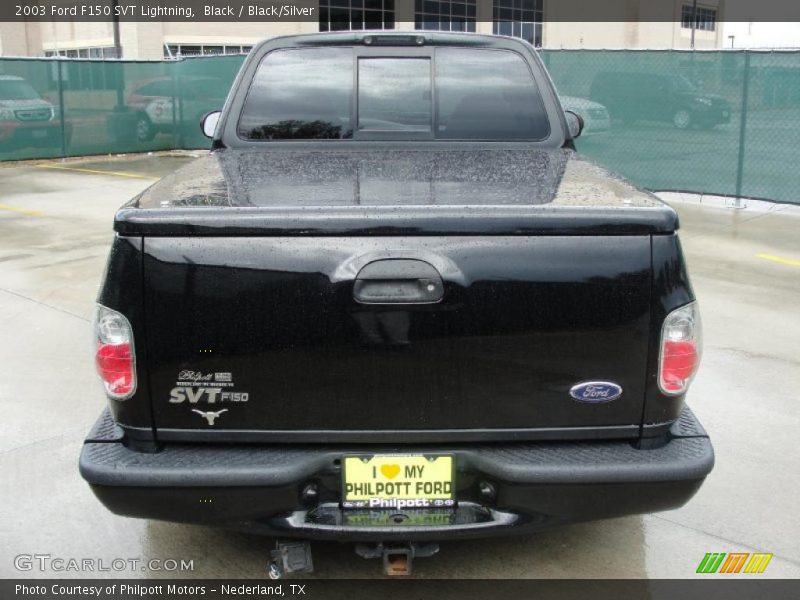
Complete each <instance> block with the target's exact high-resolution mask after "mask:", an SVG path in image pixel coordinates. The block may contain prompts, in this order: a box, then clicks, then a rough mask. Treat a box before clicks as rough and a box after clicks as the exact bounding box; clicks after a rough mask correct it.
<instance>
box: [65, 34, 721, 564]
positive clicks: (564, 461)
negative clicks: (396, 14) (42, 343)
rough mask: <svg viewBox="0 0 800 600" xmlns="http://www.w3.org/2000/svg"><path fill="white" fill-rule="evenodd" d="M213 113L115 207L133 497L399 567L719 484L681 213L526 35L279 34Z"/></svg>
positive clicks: (105, 330) (107, 302) (112, 422)
mask: <svg viewBox="0 0 800 600" xmlns="http://www.w3.org/2000/svg"><path fill="white" fill-rule="evenodd" d="M203 125H204V127H205V128H206V129H207V130H208V132H209V133H211V131H212V130H213V136H212V137H213V142H212V145H213V150H212V152H211V153H210V154H208V155H207V156H205V157H203V158H200V159H198V160H196V161H194V162H192V163H190V164H189V165H187V166H185V167H184V168H182V169H180V170H178V171H176V172H175V173H173V174H171V175H169V176H167V177H165V178H164V179H162V180H161V181H159V182H158V183H156V184H155V185H153V186H152V187H151V188H149V189H148V190H146V191H145V192H144V193H142V194H141V195H140V196H138V197H136V198H134V199H133V200H132V201H130V202H129V203H128V204H126V205H125V206H123V207H122V208H121V209H120V210H119V212H118V213H117V215H116V220H115V223H114V229H115V231H116V237H115V239H114V242H113V246H112V249H111V255H110V258H109V261H108V267H107V271H106V273H105V278H104V282H103V284H102V287H101V291H100V294H99V298H98V309H97V318H96V322H95V338H96V362H97V368H98V372H99V374H100V377H101V379H102V382H103V384H104V386H105V392H106V394H107V396H108V398H109V400H108V403H109V409H108V410H106V412H105V413H104V414H103V415H102V416H101V418H100V420H99V421H98V423H97V424H96V425H95V427H94V428H93V429H92V431H91V432H90V434H89V436H88V439H87V440H86V443H85V445H84V447H83V451H82V454H81V459H80V470H81V473H82V475H83V477H84V478H85V479H86V480H87V481H88V482H89V484H90V485H91V487H92V489H93V491H94V493H95V494H96V495H97V497H98V498H99V499H100V500H101V501H102V502H103V503H104V504H105V505H106V506H107V507H108V508H109V509H111V510H112V511H114V512H115V513H118V514H121V515H127V516H134V517H143V518H150V519H167V520H171V521H180V522H187V523H202V524H208V525H219V526H225V527H231V528H237V529H242V530H247V531H253V532H262V533H264V534H268V535H271V536H275V537H279V538H298V539H301V540H308V539H317V538H320V539H334V540H342V541H358V542H362V545H361V546H360V548H361V553H362V554H363V555H371V556H374V555H376V554H375V553H376V552H377V553H378V554H379V553H380V552H381V551H382V552H383V554H384V558H385V559H386V555H387V553H388V554H390V555H391V556H389V558H390V559H392V557H393V556H394V557H395V558H396V556H395V555H403V553H404V552H405V556H406V557H410V556H413V555H415V553H416V555H421V554H424V552H425V551H426V550H425V549H426V548H427V549H428V550H429V549H430V546H425V545H424V544H421V543H422V542H428V543H435V542H436V541H438V540H441V539H447V538H460V537H481V536H494V535H500V534H508V533H528V532H535V531H537V530H541V529H544V528H548V527H552V526H556V525H561V524H564V523H569V522H575V521H583V520H590V519H598V518H606V517H614V516H619V515H627V514H635V513H642V512H652V511H659V510H666V509H671V508H675V507H678V506H681V505H682V504H684V503H685V502H687V501H688V500H689V499H690V498H691V497H692V496H693V495H694V493H695V492H696V491H697V489H698V488H699V487H700V485H701V483H702V482H703V480H704V478H705V477H706V475H707V474H708V473H709V472H710V470H711V468H712V466H713V460H714V457H713V451H712V448H711V444H710V442H709V439H708V437H707V435H706V433H705V431H704V430H703V428H702V427H701V426H700V424H699V423H698V422H697V420H696V419H695V417H694V416H693V414H692V413H691V412H690V410H689V409H688V408H687V407H686V406H685V404H684V397H685V394H686V391H687V387H688V385H689V383H690V381H691V379H692V377H693V375H694V373H695V371H696V368H697V365H698V362H699V358H700V321H699V315H698V312H697V307H696V304H695V298H694V295H693V292H692V288H691V285H690V283H689V279H688V277H687V273H686V269H685V265H684V260H683V256H682V253H681V248H680V244H679V242H678V237H677V235H676V229H677V227H678V220H677V217H676V214H675V212H674V211H673V210H672V209H671V208H669V207H668V206H666V205H664V204H663V203H662V202H660V201H659V200H658V199H657V198H656V197H654V196H653V195H651V194H649V193H647V192H644V191H641V190H639V189H636V188H635V187H634V186H632V185H631V184H630V183H628V182H626V181H625V180H623V179H622V178H620V177H617V176H615V175H612V174H610V173H608V172H607V171H606V170H604V169H603V168H601V167H599V166H597V165H595V164H593V163H591V162H589V161H586V160H584V159H582V158H581V157H580V156H578V155H577V154H576V153H575V149H574V142H573V138H575V137H577V135H578V134H579V133H580V119H579V118H577V117H576V115H573V114H566V113H565V112H564V111H563V110H562V108H561V106H560V104H559V101H558V97H557V95H556V91H555V89H554V87H553V84H552V83H551V81H550V79H549V77H548V75H547V72H546V71H545V69H544V67H543V65H542V63H541V61H540V60H539V58H538V57H537V55H536V53H535V51H534V50H533V48H531V47H530V46H529V45H527V44H526V43H524V42H521V41H518V40H513V39H509V38H501V37H491V36H478V35H468V34H443V33H424V34H418V33H414V34H399V33H379V32H360V33H338V34H324V35H308V36H296V37H288V38H278V39H273V40H271V41H267V42H264V43H262V44H261V45H259V46H257V47H256V48H254V50H253V51H252V52H251V53H250V55H249V57H248V58H247V59H246V61H245V63H244V65H243V66H242V69H241V71H240V73H239V75H238V78H237V80H236V81H235V83H234V86H233V88H232V90H231V92H230V94H229V96H228V99H227V101H226V104H225V107H224V109H223V110H222V111H221V112H220V113H214V114H210V115H208V116H207V117H206V118H205V121H204V124H203ZM369 544H375V546H374V547H373V549H372V550H368V549H367V550H365V548H367V546H368V545H369ZM376 548H377V550H376ZM283 549H284V550H285V549H286V547H285V546H284V547H283ZM381 549H382V550H381ZM392 549H394V550H392ZM404 549H405V550H404ZM406 551H407V552H406ZM371 552H372V553H371ZM393 552H394V555H392V553H393ZM389 562H390V563H391V562H392V561H391V560H389ZM300 563H301V567H302V564H304V563H302V561H300ZM299 568H300V567H298V569H299ZM295 570H297V569H295Z"/></svg>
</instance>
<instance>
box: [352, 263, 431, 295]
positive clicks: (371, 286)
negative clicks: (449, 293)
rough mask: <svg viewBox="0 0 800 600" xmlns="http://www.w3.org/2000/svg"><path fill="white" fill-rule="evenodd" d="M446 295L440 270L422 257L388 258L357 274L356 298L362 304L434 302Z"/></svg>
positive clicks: (354, 292)
mask: <svg viewBox="0 0 800 600" xmlns="http://www.w3.org/2000/svg"><path fill="white" fill-rule="evenodd" d="M442 296H444V284H443V283H442V276H441V275H439V271H437V270H436V268H435V267H434V266H433V265H431V264H430V263H426V262H425V261H422V260H415V259H409V258H387V259H384V260H376V261H374V262H371V263H369V264H368V265H366V266H365V267H364V268H363V269H361V271H359V273H358V275H357V276H356V280H355V283H354V285H353V298H355V300H356V302H360V303H361V304H431V303H434V302H439V300H441V299H442Z"/></svg>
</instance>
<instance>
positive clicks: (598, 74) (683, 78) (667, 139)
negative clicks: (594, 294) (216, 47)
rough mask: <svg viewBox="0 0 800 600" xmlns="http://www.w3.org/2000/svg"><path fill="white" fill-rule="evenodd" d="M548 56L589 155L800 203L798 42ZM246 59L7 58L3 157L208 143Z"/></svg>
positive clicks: (672, 183) (658, 183)
mask: <svg viewBox="0 0 800 600" xmlns="http://www.w3.org/2000/svg"><path fill="white" fill-rule="evenodd" d="M541 55H542V58H543V60H544V62H545V63H546V64H547V67H548V69H549V70H550V73H551V75H552V77H553V80H554V81H555V84H556V86H557V88H558V91H559V93H560V95H561V97H562V102H563V104H564V107H565V108H567V109H570V110H573V111H575V112H577V113H579V114H581V115H582V116H583V117H584V120H585V122H586V129H585V132H584V135H583V136H582V137H581V138H580V139H579V140H578V142H577V144H578V149H579V151H581V152H582V153H584V154H586V155H588V156H589V157H591V158H593V159H595V160H597V161H598V162H600V163H602V164H605V165H607V166H608V167H610V168H611V169H613V170H615V171H618V172H620V173H622V174H623V175H625V176H627V177H628V178H630V179H631V180H633V181H634V182H636V183H637V184H639V185H641V186H644V187H646V188H649V189H652V190H680V191H689V192H704V193H711V194H722V195H734V196H745V197H753V198H766V199H771V200H778V201H784V202H795V203H800V168H798V166H799V165H800V51H785V52H777V51H776V52H747V51H711V52H708V51H700V52H683V51H649V50H648V51H638V50H620V51H608V50H544V51H542V52H541ZM242 60H243V57H242V56H219V57H202V58H191V59H185V60H180V61H168V62H127V61H91V60H64V59H51V60H31V59H0V160H20V159H29V158H51V157H61V156H81V155H90V154H108V153H113V154H118V153H128V152H147V151H152V150H168V149H177V148H186V149H191V148H205V147H207V146H208V140H206V139H205V138H204V137H203V136H202V135H201V134H200V130H199V125H198V122H199V119H200V117H201V116H202V115H203V114H205V113H206V112H207V111H209V110H213V109H216V108H219V107H221V106H222V103H223V101H224V99H225V96H226V94H227V92H228V89H229V88H230V85H231V83H232V82H233V79H234V77H235V76H236V72H237V71H238V69H239V67H240V65H241V63H242Z"/></svg>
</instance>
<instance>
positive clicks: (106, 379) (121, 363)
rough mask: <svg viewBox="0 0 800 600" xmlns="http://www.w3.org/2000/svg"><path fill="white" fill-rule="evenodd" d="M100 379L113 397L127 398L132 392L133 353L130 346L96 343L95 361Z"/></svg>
mask: <svg viewBox="0 0 800 600" xmlns="http://www.w3.org/2000/svg"><path fill="white" fill-rule="evenodd" d="M95 362H96V364H97V372H98V373H99V374H100V379H102V380H103V383H105V384H106V390H107V391H108V392H109V393H110V394H111V395H113V396H128V395H130V393H131V392H133V377H134V375H133V352H131V345H130V344H103V343H102V342H98V343H97V356H96V360H95Z"/></svg>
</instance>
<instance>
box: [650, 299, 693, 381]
mask: <svg viewBox="0 0 800 600" xmlns="http://www.w3.org/2000/svg"><path fill="white" fill-rule="evenodd" d="M700 350H701V329H700V313H699V312H698V310H697V304H696V303H694V302H692V303H691V304H687V305H686V306H683V307H681V308H679V309H677V310H674V311H672V312H671V313H669V314H668V315H667V318H666V319H664V326H663V327H662V329H661V353H660V357H659V369H658V387H659V388H661V391H662V392H664V393H665V394H669V395H672V396H674V395H677V394H682V393H684V392H685V391H686V389H687V388H688V387H689V383H690V382H691V380H692V377H693V376H694V374H695V372H696V371H697V367H698V366H699V364H700Z"/></svg>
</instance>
